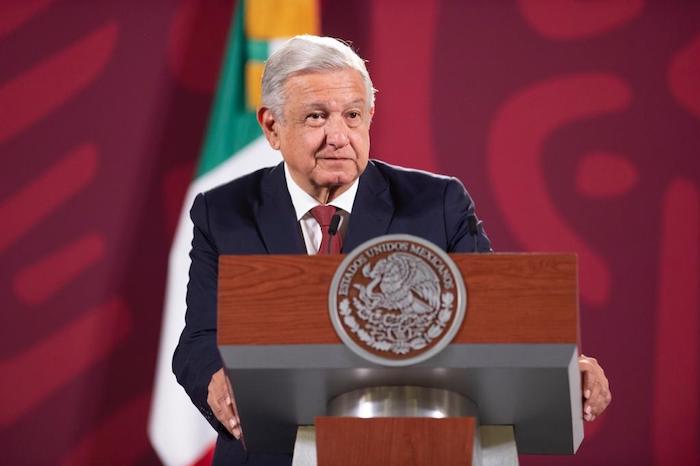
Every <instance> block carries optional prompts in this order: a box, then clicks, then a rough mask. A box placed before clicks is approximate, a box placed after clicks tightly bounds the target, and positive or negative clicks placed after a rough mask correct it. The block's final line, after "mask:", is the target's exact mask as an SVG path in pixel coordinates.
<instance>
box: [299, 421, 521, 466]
mask: <svg viewBox="0 0 700 466" xmlns="http://www.w3.org/2000/svg"><path fill="white" fill-rule="evenodd" d="M320 419H331V420H332V422H333V421H335V420H340V419H342V418H320ZM384 419H385V420H386V419H390V418H384ZM444 420H445V419H435V420H433V421H444ZM357 421H360V423H362V421H365V423H366V421H371V420H369V419H357ZM322 423H323V421H322ZM326 427H328V426H326ZM341 427H342V426H341ZM412 428H415V426H413V427H412ZM432 430H433V429H431V431H432ZM362 431H363V432H365V433H369V432H370V431H369V430H366V426H365V427H362ZM435 433H438V432H437V431H435ZM348 434H350V432H346V431H345V430H344V429H343V430H342V431H341V432H340V433H339V435H338V437H339V438H340V439H341V441H342V443H344V444H346V445H347V446H348V447H350V448H351V450H352V452H357V448H358V446H357V444H355V443H354V442H353V441H352V440H350V439H351V438H353V437H352V436H351V435H348ZM473 435H474V443H473V448H472V453H471V458H468V457H466V456H467V455H466V454H465V455H464V456H463V457H457V458H452V459H451V460H449V462H448V463H441V464H455V465H457V464H459V465H463V464H471V465H472V466H518V464H519V463H518V451H517V448H516V445H515V435H514V432H513V426H481V427H479V428H478V429H476V433H475V434H473ZM409 437H410V435H409ZM406 439H407V437H406V436H405V435H404V436H403V438H402V440H406ZM422 440H423V441H422V443H423V444H424V445H426V446H427V447H428V448H431V447H433V448H434V447H435V446H436V445H431V444H430V439H429V438H424V439H422ZM316 447H317V445H316V429H315V427H314V426H300V427H299V428H298V430H297V438H296V442H295V444H294V457H293V460H292V466H319V465H320V466H325V464H333V465H336V464H342V465H355V464H356V465H366V464H369V463H368V461H369V457H368V454H369V453H370V452H369V451H368V450H360V451H362V452H363V454H362V455H361V456H359V457H355V456H353V455H352V454H351V455H339V456H341V462H340V463H338V462H335V461H334V460H331V462H324V461H323V457H322V461H321V462H319V461H318V455H317V449H316ZM383 447H384V452H383V453H384V454H388V453H389V448H390V446H389V444H387V443H385V444H383ZM451 447H454V445H452V446H451ZM406 448H408V446H406ZM334 453H335V454H339V453H341V452H340V451H338V450H336V451H334ZM438 456H439V455H438ZM435 459H436V458H435V456H432V457H431V459H430V461H427V462H424V461H422V460H421V459H420V458H418V457H417V456H412V457H411V458H410V460H409V462H408V463H407V462H405V458H404V459H401V458H399V461H403V462H399V463H398V464H401V465H402V466H404V465H408V464H414V465H416V466H418V465H421V464H426V465H430V464H436V463H434V461H433V460H435ZM470 459H471V462H470V461H469V460H470ZM385 464H390V463H385Z"/></svg>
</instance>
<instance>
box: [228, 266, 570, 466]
mask: <svg viewBox="0 0 700 466" xmlns="http://www.w3.org/2000/svg"><path fill="white" fill-rule="evenodd" d="M450 256H451V258H452V259H453V260H454V261H455V263H456V264H457V266H458V268H459V269H460V271H461V273H462V276H463V278H464V281H465V283H466V288H467V293H468V301H467V312H466V317H465V319H464V321H463V323H462V327H461V329H460V330H459V332H458V333H457V335H456V336H455V338H454V339H453V340H452V343H451V344H450V346H449V347H448V348H446V349H445V350H443V351H442V352H440V353H439V354H437V355H436V356H434V357H432V358H430V359H428V360H426V361H424V362H421V363H419V364H416V365H412V366H406V367H391V368H388V367H384V366H380V365H377V364H373V363H370V362H368V361H366V360H364V359H362V358H360V357H359V356H357V355H355V354H354V353H353V352H352V351H350V350H349V349H348V348H347V347H345V345H344V344H343V343H342V342H341V340H340V338H339V337H338V336H337V335H336V333H335V331H334V329H333V326H332V324H331V321H330V318H329V311H328V290H329V285H330V282H331V279H332V277H333V274H334V273H335V271H336V268H337V267H338V265H339V263H340V262H341V260H342V259H343V256H340V255H338V256H301V255H300V256H297V255H289V256H272V255H264V256H222V257H221V258H220V260H219V288H218V289H219V292H218V344H219V348H220V351H221V355H222V358H223V361H224V364H225V366H226V369H227V371H228V375H229V377H230V380H231V383H232V385H233V389H234V393H235V398H236V403H237V406H238V409H239V416H240V420H241V426H242V429H243V435H244V441H245V444H246V447H247V449H248V450H249V451H252V452H270V453H291V452H292V449H293V447H294V441H295V436H296V429H297V426H299V425H311V424H314V423H316V422H317V420H316V418H317V417H321V418H319V419H318V422H317V423H318V428H319V430H318V431H317V442H318V443H317V445H318V452H319V464H324V462H325V464H380V463H381V461H384V460H377V461H375V460H373V459H371V458H368V457H367V456H366V455H367V454H373V455H374V454H377V453H376V452H374V450H372V448H371V446H368V445H367V444H363V446H361V447H359V448H361V449H362V450H360V451H362V452H363V455H364V456H363V458H362V462H361V463H352V462H350V460H349V459H348V457H347V454H345V453H343V455H345V456H341V458H342V459H344V460H345V462H344V463H337V462H336V461H328V460H324V458H326V457H325V456H324V454H325V453H323V452H331V453H336V454H340V452H343V451H350V450H352V449H353V448H357V447H358V445H359V443H358V442H360V443H362V442H365V440H362V439H363V438H364V439H370V440H371V439H375V440H376V439H381V442H382V443H383V444H385V447H386V448H385V449H384V450H383V451H384V452H385V453H386V451H396V452H398V453H397V455H399V456H400V454H401V451H402V450H405V449H406V448H410V449H413V450H412V451H413V454H414V455H418V456H419V457H425V455H429V456H428V457H432V458H435V455H436V452H435V451H432V452H431V451H430V450H431V449H434V448H435V445H436V444H435V443H433V441H432V440H431V441H430V442H425V441H423V442H421V441H420V439H415V438H413V437H415V435H414V436H413V437H412V436H411V433H412V432H413V433H415V432H416V431H417V430H418V431H420V432H429V433H437V434H436V436H435V438H437V439H443V440H445V442H443V443H444V444H445V445H447V446H448V448H451V447H455V448H458V449H459V451H460V452H464V451H467V450H465V449H468V451H471V448H472V446H471V443H470V442H471V440H470V441H469V442H468V443H469V445H468V446H463V445H464V438H463V436H464V435H468V434H467V432H468V430H469V429H470V428H471V429H474V424H473V420H472V421H464V419H466V418H447V419H434V420H431V419H423V420H421V419H415V418H385V419H383V420H376V419H375V420H364V419H361V420H358V419H354V420H353V419H345V418H328V417H324V416H326V415H327V414H328V403H329V400H331V399H333V398H335V397H336V396H338V395H341V394H345V393H348V392H351V391H353V390H357V389H362V388H367V387H379V386H416V387H430V388H436V389H444V390H450V391H452V392H456V393H458V394H461V395H463V396H464V397H466V398H468V399H469V400H471V401H472V402H473V403H474V404H475V405H476V406H477V407H478V423H479V424H481V425H484V426H486V425H512V426H514V432H515V440H516V442H517V448H518V452H519V453H521V454H573V453H575V452H576V450H577V448H578V446H579V445H580V443H581V441H582V439H583V422H582V417H581V386H580V374H579V370H578V364H577V355H578V350H577V346H578V283H577V280H578V279H577V275H578V273H577V260H576V256H575V255H572V254H451V255H450ZM460 420H463V423H462V424H461V425H459V422H458V421H460ZM362 421H373V422H374V424H373V425H370V423H365V424H362ZM431 421H445V422H444V423H442V425H440V423H433V424H430V422H431ZM358 422H360V424H358ZM470 423H471V424H470ZM448 424H449V425H448ZM470 425H471V427H470ZM373 429H374V430H373ZM465 429H466V430H465ZM370 431H372V432H376V434H373V435H372V436H368V435H364V436H363V435H360V434H361V433H362V432H370ZM401 432H403V433H401ZM339 434H340V435H339ZM426 435H427V434H426ZM436 441H437V440H436ZM397 443H398V444H397ZM402 443H403V444H402ZM343 448H345V450H343ZM348 448H349V449H348ZM422 450H426V451H427V452H424V451H422ZM421 455H423V456H421ZM430 455H432V456H430ZM396 461H398V462H397V463H395V464H401V463H400V462H401V460H400V459H398V460H396ZM469 461H470V460H467V462H464V463H461V462H456V463H449V464H470V463H469ZM414 464H419V463H414Z"/></svg>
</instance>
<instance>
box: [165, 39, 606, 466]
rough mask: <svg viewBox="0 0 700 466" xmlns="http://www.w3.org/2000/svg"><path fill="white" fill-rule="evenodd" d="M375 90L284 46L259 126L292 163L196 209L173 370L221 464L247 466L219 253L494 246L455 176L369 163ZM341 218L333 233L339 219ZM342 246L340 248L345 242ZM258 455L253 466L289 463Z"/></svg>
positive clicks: (347, 68)
mask: <svg viewBox="0 0 700 466" xmlns="http://www.w3.org/2000/svg"><path fill="white" fill-rule="evenodd" d="M374 110H375V107H374V89H373V87H372V81H371V80H370V77H369V74H368V73H367V69H366V68H365V64H364V62H363V60H362V59H361V58H360V57H359V56H357V55H356V54H355V53H354V52H353V51H352V50H351V49H350V48H349V47H348V46H346V45H345V44H343V43H341V42H339V41H337V40H335V39H332V38H327V37H315V36H298V37H295V38H293V39H291V40H290V41H288V42H287V43H286V44H284V45H283V46H282V47H281V48H280V49H279V50H278V51H276V52H275V53H274V54H273V55H272V56H271V57H270V58H269V60H268V62H267V64H266V67H265V72H264V75H263V89H262V106H261V107H260V108H259V109H258V114H257V115H258V121H259V123H260V126H261V127H262V130H263V132H264V134H265V137H266V138H267V140H268V142H269V143H270V145H271V146H272V147H273V148H274V149H276V150H279V151H280V152H281V153H282V157H283V159H284V162H283V163H282V164H280V165H278V166H276V167H271V168H266V169H262V170H259V171H257V172H255V173H252V174H250V175H247V176H244V177H242V178H239V179H237V180H234V181H231V182H230V183H228V184H226V185H223V186H220V187H218V188H216V189H213V190H211V191H209V192H207V193H203V194H199V195H198V196H197V198H196V199H195V201H194V205H193V206H192V211H191V216H192V220H193V222H194V239H193V242H192V252H191V257H192V266H191V269H190V282H189V285H188V288H187V316H186V326H185V329H184V331H183V332H182V336H181V338H180V343H179V345H178V347H177V349H176V351H175V356H174V359H173V369H174V372H175V374H176V375H177V379H178V382H179V383H180V384H182V386H183V387H184V388H185V390H186V391H187V393H188V394H189V396H190V398H191V399H192V401H193V403H194V404H195V405H196V406H197V407H198V408H199V409H200V411H201V412H202V413H203V415H204V416H205V417H206V419H207V420H208V421H209V422H210V423H211V424H212V426H213V427H214V428H215V429H216V430H217V431H218V432H219V438H218V440H217V445H216V451H215V455H214V464H239V463H241V462H243V461H245V460H246V455H245V453H244V451H243V448H242V446H241V444H240V442H239V441H238V440H237V439H238V438H239V437H240V428H239V425H238V419H237V417H236V410H235V406H234V402H233V399H232V395H231V388H230V385H229V382H228V380H227V378H226V376H225V374H224V370H223V369H222V363H221V359H220V357H219V354H218V351H217V348H216V286H217V263H218V256H219V255H220V254H304V253H307V254H316V253H327V252H340V251H341V250H342V251H350V250H351V249H353V248H354V247H355V246H357V245H358V244H360V243H362V242H363V241H365V240H367V239H370V238H373V237H376V236H380V235H383V234H391V233H406V234H412V235H416V236H420V237H422V238H425V239H427V240H429V241H432V242H433V243H435V244H437V245H438V246H440V247H441V248H443V249H444V250H445V251H447V252H477V251H479V252H481V251H490V250H491V247H490V243H489V240H488V238H487V237H486V235H485V234H484V231H483V228H482V226H481V223H480V222H478V221H476V216H475V214H474V203H473V202H472V200H471V198H470V197H469V195H468V194H467V192H466V190H465V189H464V187H463V186H462V184H461V183H460V182H459V181H458V180H457V179H455V178H450V177H444V176H437V175H433V174H430V173H425V172H419V171H415V170H406V169H402V168H398V167H393V166H391V165H388V164H385V163H382V162H379V161H376V160H369V146H370V140H369V127H370V124H371V122H372V116H373V114H374ZM334 215H339V216H340V224H339V228H338V233H337V234H336V235H333V236H332V235H330V234H329V223H330V221H329V220H330V218H331V217H332V216H334ZM341 243H342V246H341ZM579 365H580V368H581V371H582V373H583V389H584V397H585V400H584V403H583V415H584V418H585V419H586V420H589V421H591V420H593V419H595V417H596V416H598V415H600V413H601V412H602V411H603V410H604V409H605V408H606V406H607V405H608V403H609V402H610V391H609V389H608V381H607V379H606V378H605V375H604V373H603V370H602V369H601V368H600V366H599V365H598V364H597V362H596V361H595V360H594V359H591V358H586V357H583V356H582V357H581V359H580V362H579ZM290 461H291V459H290V458H289V457H286V456H285V457H279V456H266V455H259V456H258V455H251V456H250V457H249V458H247V464H289V463H290Z"/></svg>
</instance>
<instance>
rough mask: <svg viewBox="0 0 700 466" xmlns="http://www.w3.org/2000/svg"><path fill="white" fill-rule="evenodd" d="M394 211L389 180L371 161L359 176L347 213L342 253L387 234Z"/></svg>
mask: <svg viewBox="0 0 700 466" xmlns="http://www.w3.org/2000/svg"><path fill="white" fill-rule="evenodd" d="M393 214H394V202H393V200H392V198H391V191H390V190H389V183H387V181H386V179H385V178H384V176H383V175H382V174H381V172H380V171H379V169H378V168H377V167H376V166H375V165H374V163H373V162H372V161H370V162H369V163H368V164H367V168H366V169H365V171H364V173H363V174H362V176H361V177H360V184H359V186H358V187H357V194H356V196H355V202H354V204H353V206H352V214H350V222H349V225H348V232H347V237H346V238H344V239H343V252H344V253H348V252H350V251H352V250H353V249H355V248H356V247H357V246H359V245H360V244H362V243H364V242H365V241H367V240H369V239H372V238H376V237H377V236H381V235H384V234H386V232H387V230H388V228H389V223H390V222H391V218H392V216H393Z"/></svg>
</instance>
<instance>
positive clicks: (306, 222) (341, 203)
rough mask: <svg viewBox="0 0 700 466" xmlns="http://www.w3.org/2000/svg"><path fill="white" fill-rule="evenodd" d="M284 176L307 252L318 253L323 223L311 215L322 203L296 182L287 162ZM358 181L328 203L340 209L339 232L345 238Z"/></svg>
mask: <svg viewBox="0 0 700 466" xmlns="http://www.w3.org/2000/svg"><path fill="white" fill-rule="evenodd" d="M284 177H285V179H286V180H287V189H288V190H289V196H290V197H291V198H292V205H293V206H294V211H295V212H296V215H297V221H298V222H299V224H300V225H301V232H302V234H303V235H304V244H305V245H306V252H307V253H308V254H316V253H317V252H318V248H320V247H321V225H319V223H318V222H317V221H316V219H315V218H314V217H313V216H312V215H311V209H313V208H314V207H316V206H317V205H322V204H321V203H320V202H318V201H317V200H316V199H314V198H313V197H311V195H310V194H309V193H307V192H306V191H304V190H303V189H301V188H300V187H299V185H298V184H296V182H295V181H294V180H293V179H292V175H291V174H290V173H289V168H288V167H287V164H286V163H285V164H284ZM358 183H359V180H355V181H354V182H353V184H352V185H350V187H349V188H348V190H347V191H345V192H344V193H343V194H341V195H340V196H338V197H336V198H335V199H333V200H332V201H331V202H329V203H328V205H332V206H333V207H336V208H337V209H338V211H337V213H338V214H339V215H340V226H339V227H338V234H339V235H341V238H343V239H344V238H345V233H347V231H348V220H349V219H350V213H351V212H352V205H353V204H354V203H355V195H356V194H357V185H358Z"/></svg>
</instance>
